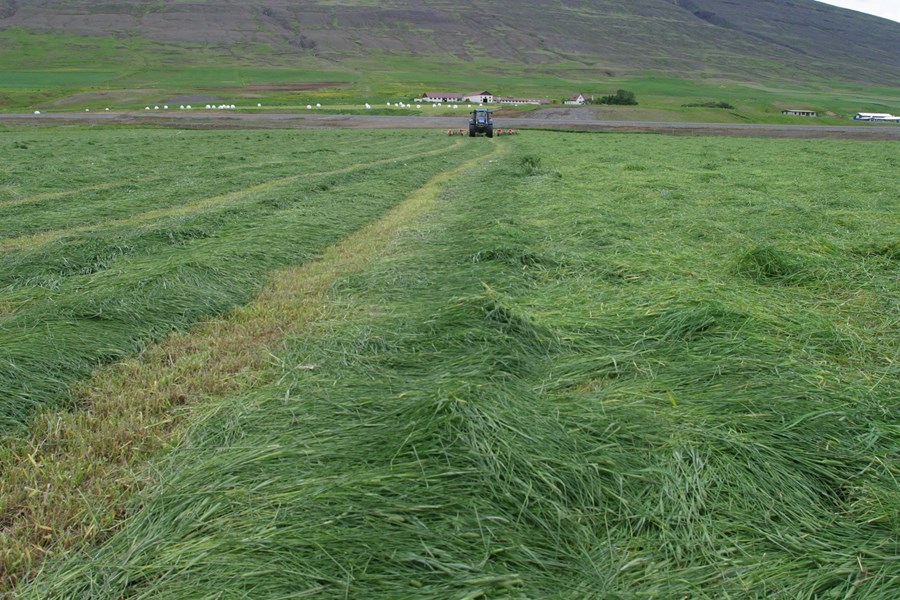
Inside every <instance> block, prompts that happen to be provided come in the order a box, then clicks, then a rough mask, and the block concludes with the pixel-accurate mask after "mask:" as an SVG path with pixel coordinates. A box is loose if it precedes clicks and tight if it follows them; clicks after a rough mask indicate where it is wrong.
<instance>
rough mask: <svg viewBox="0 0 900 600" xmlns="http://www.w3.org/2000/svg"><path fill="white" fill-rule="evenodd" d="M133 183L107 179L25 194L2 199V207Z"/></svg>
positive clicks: (100, 190)
mask: <svg viewBox="0 0 900 600" xmlns="http://www.w3.org/2000/svg"><path fill="white" fill-rule="evenodd" d="M129 183H132V182H131V181H130V180H127V179H123V180H118V181H105V182H103V183H97V184H94V185H89V186H85V187H82V188H78V189H77V190H65V191H61V192H46V193H43V194H36V195H34V196H24V197H22V198H13V199H12V200H0V209H3V208H9V207H13V206H22V205H23V204H37V203H39V202H45V201H47V200H57V199H59V198H65V197H66V196H75V195H78V194H84V193H86V192H102V191H103V190H108V189H111V188H114V187H116V186H119V185H127V184H129Z"/></svg>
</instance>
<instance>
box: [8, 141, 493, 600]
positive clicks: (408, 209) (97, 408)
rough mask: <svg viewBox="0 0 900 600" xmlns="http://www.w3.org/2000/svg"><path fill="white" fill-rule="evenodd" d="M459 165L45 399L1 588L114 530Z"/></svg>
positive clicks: (27, 443)
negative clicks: (191, 429) (212, 418)
mask: <svg viewBox="0 0 900 600" xmlns="http://www.w3.org/2000/svg"><path fill="white" fill-rule="evenodd" d="M476 160H477V159H476ZM461 168H463V167H461ZM455 173H456V171H453V170H451V171H446V172H444V173H442V174H441V175H439V176H438V177H436V178H434V179H432V180H431V181H429V182H428V183H427V184H426V185H425V186H424V187H423V188H420V189H419V190H417V191H416V192H415V194H414V195H413V196H412V197H410V198H408V199H406V200H405V201H404V202H403V203H402V204H401V205H399V206H398V207H395V208H394V209H392V210H391V211H390V212H389V213H387V215H385V217H384V218H383V219H380V220H378V221H376V222H374V223H371V224H369V225H367V226H366V227H364V228H363V229H362V230H360V231H359V232H357V233H355V234H354V235H352V236H350V237H349V238H347V239H345V240H342V241H341V243H340V244H338V245H337V246H334V247H330V248H328V249H327V250H326V251H325V252H324V254H323V256H322V258H321V259H320V260H316V261H313V262H310V263H306V264H304V265H300V266H296V267H291V268H288V269H283V270H280V271H278V272H277V273H275V274H274V277H272V278H271V281H270V282H269V284H268V285H267V286H266V287H265V288H263V289H262V290H261V291H260V293H259V294H258V295H257V296H256V297H255V298H254V301H253V302H252V303H251V304H249V305H247V306H244V307H240V308H238V309H235V310H233V311H231V312H229V313H228V314H227V315H226V316H223V317H220V318H217V319H210V320H207V321H204V322H203V323H201V324H200V325H199V326H196V327H194V328H192V329H191V330H190V331H189V332H185V333H179V334H174V335H171V336H169V337H167V338H166V339H165V340H164V341H163V342H162V343H160V344H158V345H152V346H150V347H149V348H148V349H147V350H145V351H144V352H142V353H141V354H140V355H139V356H137V357H134V358H130V359H127V360H124V361H121V362H119V363H116V364H115V365H111V366H109V367H106V368H104V369H101V370H97V371H95V373H94V375H93V377H92V378H91V380H90V381H89V382H85V383H83V384H80V385H78V386H77V389H76V390H75V396H76V404H77V407H78V409H77V410H75V411H44V412H42V413H40V414H39V415H38V416H37V418H36V419H34V420H33V421H32V422H31V424H30V426H29V428H28V430H27V436H24V437H18V438H13V437H7V438H5V439H4V449H3V454H2V455H0V469H2V473H3V477H2V479H0V514H3V515H5V517H4V521H3V526H2V529H0V539H2V540H3V546H2V551H0V595H2V593H3V590H11V589H12V588H13V587H14V585H15V583H16V582H17V581H18V580H20V578H26V579H27V578H28V577H29V576H31V575H33V573H34V572H35V571H36V570H37V568H38V567H40V565H41V563H42V562H43V561H44V560H47V559H48V558H49V557H52V556H55V555H60V554H62V553H65V552H66V551H68V550H70V549H71V548H73V547H79V546H84V545H86V544H91V543H93V544H96V543H99V542H100V541H102V540H103V539H105V538H106V537H108V536H109V535H110V534H111V532H113V531H114V530H115V528H116V527H117V526H119V525H120V522H121V519H122V511H123V509H124V506H125V505H126V503H127V502H128V501H129V500H130V499H132V498H133V497H134V496H135V495H136V494H138V492H139V491H140V489H141V488H142V486H144V485H146V484H147V482H148V481H152V480H153V478H154V475H155V474H154V472H153V471H152V470H147V469H145V468H144V466H145V465H144V463H145V462H146V461H148V460H149V459H150V458H151V457H152V456H153V455H154V453H157V452H159V451H160V450H161V449H165V448H167V447H170V446H171V445H173V444H175V443H176V442H177V439H178V435H179V432H180V431H181V430H182V429H183V428H184V427H185V424H186V422H187V421H189V419H190V418H191V417H192V416H194V417H195V416H196V415H197V414H198V412H200V413H202V412H203V410H204V409H203V404H204V403H205V402H209V401H210V399H212V398H223V397H227V396H228V395H233V394H236V393H239V392H243V391H246V390H247V389H248V388H251V387H254V386H259V385H263V384H265V383H267V382H270V380H271V379H272V376H273V373H274V371H273V369H272V368H271V363H272V361H277V360H278V357H277V356H276V354H275V353H276V352H279V349H280V345H281V343H282V339H283V338H284V336H287V335H297V334H298V332H301V331H303V330H304V329H308V327H309V324H310V323H311V322H312V321H313V320H314V319H315V317H316V316H317V315H318V313H319V312H321V311H322V310H323V306H324V303H325V297H326V294H327V292H328V290H329V288H330V287H331V286H332V285H333V284H334V281H335V280H336V279H337V278H338V277H347V276H348V274H350V273H352V272H357V271H360V270H362V269H364V268H365V267H366V266H367V265H368V264H369V263H371V261H373V260H374V259H375V257H376V256H377V255H378V254H379V253H381V252H384V249H385V247H386V246H387V244H388V243H389V242H390V241H391V239H392V236H393V235H395V234H396V231H397V230H398V229H399V228H400V227H402V226H404V225H405V224H406V223H407V222H409V221H410V220H412V219H414V218H415V217H416V216H417V215H419V214H421V213H422V212H423V211H424V210H425V209H427V208H430V207H431V205H432V204H433V203H434V200H435V196H436V193H437V190H438V189H439V187H440V185H442V184H443V182H444V181H446V180H447V179H448V178H449V177H451V176H453V175H454V174H455Z"/></svg>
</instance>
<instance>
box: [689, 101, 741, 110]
mask: <svg viewBox="0 0 900 600" xmlns="http://www.w3.org/2000/svg"><path fill="white" fill-rule="evenodd" d="M681 106H682V107H684V108H727V109H730V110H733V109H734V107H733V106H732V105H730V104H728V103H727V102H722V101H721V100H719V101H718V102H699V103H696V104H682V105H681Z"/></svg>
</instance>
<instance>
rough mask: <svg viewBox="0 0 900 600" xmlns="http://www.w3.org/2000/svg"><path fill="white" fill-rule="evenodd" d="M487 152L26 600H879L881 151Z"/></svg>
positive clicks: (839, 145)
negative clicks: (264, 381)
mask: <svg viewBox="0 0 900 600" xmlns="http://www.w3.org/2000/svg"><path fill="white" fill-rule="evenodd" d="M500 143H503V144H509V145H510V146H511V147H512V151H511V152H510V153H509V155H508V156H507V157H506V158H504V159H502V160H499V161H497V162H496V163H494V164H487V165H485V166H484V168H483V169H482V170H480V171H479V172H478V173H477V176H476V175H475V174H473V175H472V176H470V177H467V178H463V179H460V180H459V181H458V183H457V184H456V185H455V186H454V187H453V188H452V190H451V191H450V193H448V194H447V196H446V197H445V199H444V201H443V203H442V205H441V207H440V209H439V211H438V213H437V214H435V215H434V216H432V217H430V218H429V219H426V220H422V221H421V222H420V223H419V224H418V226H417V227H416V228H414V229H411V230H409V231H408V232H406V234H405V235H403V236H402V237H401V238H400V239H398V240H397V241H396V243H395V244H394V252H392V253H391V254H390V255H389V256H387V257H385V258H384V259H383V260H380V261H379V262H378V264H377V266H376V267H375V268H373V269H371V270H369V271H367V272H365V273H361V274H356V275H353V276H352V277H348V278H347V279H346V280H345V281H343V282H342V283H341V284H340V285H338V286H336V287H335V288H334V292H333V294H334V296H333V302H332V309H331V312H330V313H329V314H328V315H326V317H325V318H323V319H322V321H321V323H320V324H319V326H318V329H317V331H316V332H315V333H314V334H313V335H304V336H297V337H296V338H292V339H290V340H288V342H287V344H286V346H285V351H284V352H283V353H282V354H281V355H280V356H279V357H278V361H277V364H273V367H272V368H273V369H274V370H275V375H276V376H277V379H276V381H275V383H272V384H270V385H268V386H265V387H263V388H260V389H256V390H253V391H250V392H248V393H245V394H242V395H240V396H238V397H234V398H230V399H227V400H225V401H221V402H218V403H217V404H216V405H215V406H214V407H211V409H210V410H209V411H206V412H204V413H203V418H202V419H198V421H197V422H196V424H195V426H194V427H193V429H192V431H191V432H190V434H189V435H188V437H187V438H186V439H185V441H184V442H183V443H182V444H181V445H180V446H179V447H178V448H177V449H175V450H174V451H173V452H172V453H171V454H170V455H168V456H167V457H165V458H164V459H161V460H160V461H159V462H158V463H157V468H158V469H159V472H160V475H159V483H158V485H157V486H156V487H155V489H153V490H150V491H149V492H148V493H147V494H145V495H144V496H143V497H141V498H140V501H136V502H135V503H134V504H133V505H132V507H131V516H130V517H129V519H128V520H127V522H126V523H125V526H124V528H123V530H122V531H121V532H120V533H118V534H117V535H115V536H114V537H113V538H111V539H110V540H109V541H108V542H107V543H105V544H104V545H103V546H102V547H101V548H99V549H97V550H95V551H94V550H86V551H85V552H84V553H83V555H81V556H77V557H75V556H73V557H71V558H70V559H69V560H67V561H60V562H58V563H56V564H54V565H53V567H52V568H47V569H46V570H45V571H44V573H43V574H42V576H41V577H39V578H38V580H37V581H36V582H35V584H34V585H33V586H31V587H29V588H27V589H25V590H23V597H47V596H58V597H83V596H85V595H91V596H94V597H121V596H125V595H127V596H129V597H133V598H150V597H196V596H206V595H210V594H214V593H220V594H223V595H226V596H236V597H237V596H249V597H287V596H291V595H297V594H303V593H308V594H311V595H316V594H320V595H324V596H347V597H360V596H365V597H368V598H398V597H409V598H413V597H414V598H448V597H456V598H477V597H497V598H500V597H503V598H506V597H522V598H526V597H529V598H532V597H555V596H565V597H573V596H574V597H581V596H584V597H634V596H643V595H647V596H659V597H698V598H699V597H723V596H729V597H731V596H733V597H747V596H759V597H762V596H765V597H823V598H825V597H834V598H846V597H854V596H858V597H867V598H891V597H893V595H894V591H895V590H896V589H897V586H898V585H900V577H898V575H897V569H896V561H897V555H898V546H897V535H896V534H897V531H898V527H900V520H898V519H900V491H898V488H897V476H898V467H897V463H896V460H897V451H898V445H897V439H898V433H900V432H898V428H897V425H896V418H897V408H898V407H897V398H898V397H900V380H898V377H897V376H898V372H897V359H898V356H897V348H896V331H897V326H898V314H900V312H898V310H897V309H898V306H900V302H898V301H900V298H898V295H900V292H898V288H897V269H898V265H897V262H896V252H892V251H891V250H890V249H891V248H894V247H895V244H896V242H897V240H896V232H897V214H898V210H897V209H898V206H897V198H896V194H895V190H896V186H897V183H898V181H897V178H896V176H892V175H890V172H891V171H890V169H886V168H883V167H886V166H888V165H890V164H891V163H892V161H895V160H896V159H895V158H893V154H892V152H891V148H889V147H888V146H883V145H879V144H860V143H852V142H840V141H818V142H805V141H766V140H733V139H716V140H707V139H704V138H678V139H674V138H661V137H656V136H637V137H634V136H633V137H627V136H597V135H575V134H568V135H564V134H551V133H532V134H529V135H527V136H521V137H520V138H518V139H509V140H501V141H500ZM784 156H791V157H792V158H793V161H792V163H791V165H790V169H788V168H786V167H785V165H784V158H783V157H784ZM863 156H865V157H866V160H867V162H868V165H869V166H870V167H871V165H873V164H876V165H878V166H879V168H875V169H862V168H859V167H857V166H856V165H857V164H859V163H858V162H857V159H860V158H861V157H863ZM873 173H874V174H873ZM878 173H881V175H880V176H879V175H877V174H878ZM884 173H888V175H884Z"/></svg>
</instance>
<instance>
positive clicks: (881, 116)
mask: <svg viewBox="0 0 900 600" xmlns="http://www.w3.org/2000/svg"><path fill="white" fill-rule="evenodd" d="M853 120H854V121H886V122H894V123H900V117H895V116H894V115H892V114H889V113H863V112H861V113H856V114H855V115H853Z"/></svg>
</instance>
